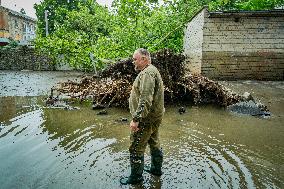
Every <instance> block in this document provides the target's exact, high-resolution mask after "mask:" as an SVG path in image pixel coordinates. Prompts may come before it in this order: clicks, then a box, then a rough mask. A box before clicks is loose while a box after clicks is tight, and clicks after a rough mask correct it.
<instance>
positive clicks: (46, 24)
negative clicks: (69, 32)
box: [44, 10, 48, 36]
mask: <svg viewBox="0 0 284 189" xmlns="http://www.w3.org/2000/svg"><path fill="white" fill-rule="evenodd" d="M47 15H48V10H45V11H44V19H45V36H48V18H47Z"/></svg>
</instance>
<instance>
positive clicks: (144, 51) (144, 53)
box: [135, 48, 151, 62]
mask: <svg viewBox="0 0 284 189" xmlns="http://www.w3.org/2000/svg"><path fill="white" fill-rule="evenodd" d="M135 52H138V53H139V54H141V55H142V56H145V57H146V58H147V59H148V60H149V61H150V62H151V55H150V53H149V51H148V50H147V49H144V48H139V49H137V50H136V51H135Z"/></svg>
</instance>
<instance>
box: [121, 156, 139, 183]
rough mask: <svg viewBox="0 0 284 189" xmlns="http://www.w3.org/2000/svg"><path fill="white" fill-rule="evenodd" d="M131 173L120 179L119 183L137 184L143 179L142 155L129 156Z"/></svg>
mask: <svg viewBox="0 0 284 189" xmlns="http://www.w3.org/2000/svg"><path fill="white" fill-rule="evenodd" d="M130 166H131V174H130V176H129V177H124V178H121V179H120V183H121V184H123V185H127V184H138V183H140V182H142V181H143V176H142V173H143V167H144V156H141V157H137V156H136V157H135V156H132V155H131V156H130Z"/></svg>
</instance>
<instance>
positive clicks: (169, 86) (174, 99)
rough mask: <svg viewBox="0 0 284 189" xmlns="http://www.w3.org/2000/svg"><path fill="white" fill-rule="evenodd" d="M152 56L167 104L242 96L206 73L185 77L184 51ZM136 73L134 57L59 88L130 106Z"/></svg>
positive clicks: (100, 102)
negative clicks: (204, 74)
mask: <svg viewBox="0 0 284 189" xmlns="http://www.w3.org/2000/svg"><path fill="white" fill-rule="evenodd" d="M151 59H152V64H153V65H155V66H156V67H157V68H158V69H159V71H160V73H161V75H162V78H163V81H164V86H165V103H194V104H208V103H214V104H217V105H219V106H224V107H225V106H228V105H231V104H234V103H236V102H239V101H240V100H241V99H242V97H241V96H239V95H237V94H234V93H232V92H231V91H230V90H228V89H226V88H225V87H223V86H222V85H220V84H218V83H217V82H215V81H212V80H210V79H208V78H206V77H204V76H202V75H190V76H185V69H184V59H185V57H184V56H183V55H181V54H175V53H174V52H173V51H171V50H169V49H164V50H162V51H159V52H157V53H154V54H152V56H151ZM136 76H137V73H136V72H135V71H134V66H133V64H132V59H131V58H128V59H125V60H121V61H118V62H116V63H115V64H113V65H109V66H108V67H107V68H106V69H105V70H103V71H101V72H100V73H99V74H98V75H96V76H93V77H85V78H83V79H82V80H81V82H79V83H77V82H73V81H67V82H64V83H60V84H59V85H58V86H57V87H56V88H55V90H57V91H58V92H60V94H65V95H67V96H70V97H71V98H77V99H80V100H84V99H86V98H92V99H93V102H94V104H95V105H105V106H107V107H109V106H119V107H127V106H128V97H129V94H130V91H131V86H132V83H133V81H134V80H135V78H136Z"/></svg>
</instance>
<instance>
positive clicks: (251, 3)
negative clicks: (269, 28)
mask: <svg viewBox="0 0 284 189" xmlns="http://www.w3.org/2000/svg"><path fill="white" fill-rule="evenodd" d="M283 5H284V1H283V0H215V1H211V2H210V3H209V8H210V9H211V10H271V9H274V8H276V7H279V6H283Z"/></svg>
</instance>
